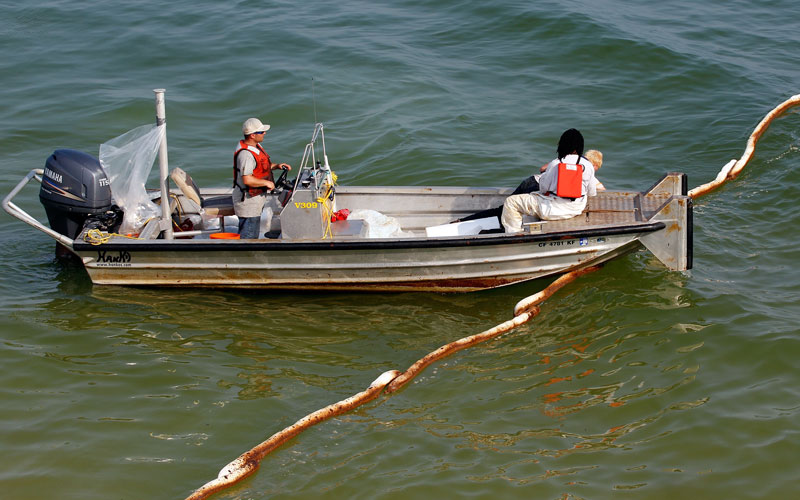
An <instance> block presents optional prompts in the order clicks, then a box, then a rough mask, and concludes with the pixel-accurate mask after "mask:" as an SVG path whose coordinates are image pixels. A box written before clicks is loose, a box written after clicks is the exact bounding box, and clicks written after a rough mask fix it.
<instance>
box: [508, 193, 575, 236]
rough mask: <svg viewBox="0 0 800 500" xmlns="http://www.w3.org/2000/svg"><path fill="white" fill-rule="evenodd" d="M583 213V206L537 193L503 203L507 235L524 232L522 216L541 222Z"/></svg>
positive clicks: (568, 217) (509, 199)
mask: <svg viewBox="0 0 800 500" xmlns="http://www.w3.org/2000/svg"><path fill="white" fill-rule="evenodd" d="M581 211H583V206H582V204H580V203H578V204H577V205H576V204H575V202H570V201H567V200H564V201H561V200H560V199H557V198H551V197H549V196H542V195H539V194H536V193H532V194H516V195H512V196H509V197H508V198H506V201H505V203H503V215H502V217H501V218H500V222H502V223H503V227H504V228H505V230H506V232H507V233H519V232H522V216H523V215H535V216H537V217H539V219H541V220H564V219H571V218H572V217H575V216H576V215H578V214H580V213H581Z"/></svg>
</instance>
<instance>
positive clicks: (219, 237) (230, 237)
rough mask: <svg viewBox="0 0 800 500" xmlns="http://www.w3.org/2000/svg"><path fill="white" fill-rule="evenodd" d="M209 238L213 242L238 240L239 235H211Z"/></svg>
mask: <svg viewBox="0 0 800 500" xmlns="http://www.w3.org/2000/svg"><path fill="white" fill-rule="evenodd" d="M208 237H209V238H211V239H212V240H238V239H239V233H211V234H209V235H208Z"/></svg>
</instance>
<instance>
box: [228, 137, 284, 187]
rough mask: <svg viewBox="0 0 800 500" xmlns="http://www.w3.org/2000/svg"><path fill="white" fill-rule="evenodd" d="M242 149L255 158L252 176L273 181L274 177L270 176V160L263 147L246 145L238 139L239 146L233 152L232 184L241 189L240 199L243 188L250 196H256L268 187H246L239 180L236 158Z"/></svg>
mask: <svg viewBox="0 0 800 500" xmlns="http://www.w3.org/2000/svg"><path fill="white" fill-rule="evenodd" d="M242 151H249V152H250V153H251V154H252V155H253V157H254V158H255V159H256V168H255V169H253V176H254V177H256V178H258V179H267V180H268V181H270V182H275V179H274V178H273V177H272V169H271V168H270V165H272V161H271V160H270V159H269V155H268V154H267V152H266V151H264V148H262V147H261V145H260V144H257V145H255V146H248V145H247V144H245V143H244V141H239V148H238V149H237V150H236V152H234V153H233V186H234V187H236V186H239V188H240V189H241V190H242V200H244V191H245V190H247V192H248V193H249V194H250V196H258V195H260V194H261V193H266V192H267V191H269V189H268V188H266V187H247V186H245V184H244V181H241V182H240V181H239V169H238V168H236V158H237V157H238V156H239V153H241V152H242Z"/></svg>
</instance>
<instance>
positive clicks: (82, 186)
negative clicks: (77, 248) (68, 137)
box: [39, 149, 113, 239]
mask: <svg viewBox="0 0 800 500" xmlns="http://www.w3.org/2000/svg"><path fill="white" fill-rule="evenodd" d="M39 201H40V202H42V205H44V210H45V212H46V213H47V221H48V222H49V223H50V228H52V229H53V230H54V231H58V232H59V233H61V234H63V235H64V236H68V237H69V238H72V239H75V237H77V236H78V234H80V232H81V230H82V229H83V226H84V223H85V222H86V219H87V218H88V217H89V216H92V215H96V214H102V213H105V212H106V211H108V210H109V209H110V208H111V205H112V203H113V201H112V198H111V187H110V185H109V182H108V177H107V176H106V173H105V171H104V170H103V167H102V166H100V161H98V159H97V158H95V157H94V156H92V155H90V154H87V153H83V152H81V151H76V150H74V149H57V150H56V151H54V152H53V154H52V155H50V157H49V158H48V159H47V161H46V162H45V164H44V176H43V177H42V187H41V189H40V190H39Z"/></svg>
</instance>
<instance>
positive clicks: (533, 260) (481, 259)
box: [75, 223, 663, 292]
mask: <svg viewBox="0 0 800 500" xmlns="http://www.w3.org/2000/svg"><path fill="white" fill-rule="evenodd" d="M662 228H663V224H660V223H655V224H652V225H650V226H645V227H642V226H639V227H637V228H616V230H614V231H608V230H606V231H601V232H597V231H594V232H584V233H583V234H561V235H558V234H550V235H547V236H546V237H545V236H544V235H517V236H512V235H500V236H479V237H475V238H471V239H464V238H459V239H452V240H447V239H445V240H439V241H432V240H413V239H412V240H409V239H396V240H382V241H357V242H308V243H300V242H292V243H287V242H282V241H276V242H266V243H262V242H253V243H249V242H248V243H244V242H235V243H232V242H217V241H212V240H207V241H202V242H172V243H170V244H169V245H165V244H159V243H158V242H152V243H139V242H134V243H129V244H117V245H114V244H106V245H102V248H100V247H93V246H91V245H86V244H76V248H75V251H76V253H77V254H78V255H79V256H80V257H81V259H82V261H83V264H84V266H85V268H86V270H87V272H88V273H89V276H90V278H91V279H92V282H93V283H95V284H99V285H138V286H169V287H184V286H189V287H213V288H260V289H295V290H323V289H324V290H370V291H411V290H414V291H434V292H465V291H474V290H481V289H487V288H494V287H498V286H504V285H509V284H513V283H518V282H521V281H526V280H531V279H535V278H540V277H543V276H548V275H552V274H558V273H563V272H566V271H569V270H573V269H579V268H582V267H587V266H591V265H596V264H599V263H602V262H605V261H607V260H609V259H613V258H615V257H618V256H620V255H622V254H625V253H627V252H630V251H633V250H636V249H638V248H640V247H641V244H640V243H639V239H640V238H641V237H642V236H643V235H644V234H647V233H648V232H652V231H657V230H660V229H662Z"/></svg>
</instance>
